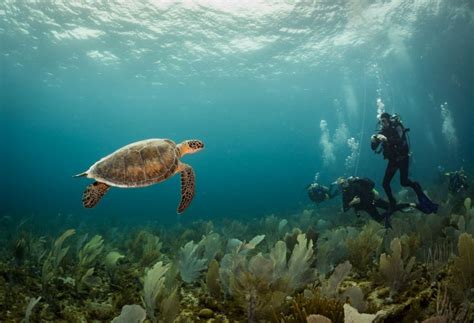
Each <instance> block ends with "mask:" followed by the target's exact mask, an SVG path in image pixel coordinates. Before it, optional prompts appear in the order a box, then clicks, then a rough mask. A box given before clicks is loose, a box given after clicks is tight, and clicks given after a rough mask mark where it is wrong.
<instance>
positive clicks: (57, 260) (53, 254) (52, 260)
mask: <svg viewBox="0 0 474 323" xmlns="http://www.w3.org/2000/svg"><path fill="white" fill-rule="evenodd" d="M75 233H76V230H74V229H69V230H66V231H65V232H64V233H63V234H62V235H61V236H60V237H59V238H57V239H56V241H54V244H53V247H52V249H51V251H50V252H49V254H48V256H47V257H46V259H45V260H44V262H43V267H42V270H41V281H42V283H43V288H44V287H45V286H46V284H47V283H48V282H49V281H50V280H51V279H52V278H53V277H54V276H55V275H56V274H57V271H58V269H59V266H60V265H61V261H62V260H63V258H64V256H66V254H67V252H68V250H69V246H67V247H64V248H63V247H62V245H63V243H64V241H65V240H66V239H67V238H69V237H71V236H72V235H74V234H75Z"/></svg>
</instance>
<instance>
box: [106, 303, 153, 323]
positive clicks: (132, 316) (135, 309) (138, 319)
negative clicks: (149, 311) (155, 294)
mask: <svg viewBox="0 0 474 323" xmlns="http://www.w3.org/2000/svg"><path fill="white" fill-rule="evenodd" d="M145 318H146V311H145V310H144V309H143V308H142V307H141V306H140V305H124V306H123V307H122V312H121V313H120V315H119V316H117V317H116V318H114V319H113V320H112V323H131V322H134V323H142V322H143V321H145Z"/></svg>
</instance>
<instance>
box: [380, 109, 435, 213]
mask: <svg viewBox="0 0 474 323" xmlns="http://www.w3.org/2000/svg"><path fill="white" fill-rule="evenodd" d="M380 123H381V129H380V130H379V131H378V133H377V134H374V135H372V137H371V148H372V150H374V151H375V152H376V153H380V152H382V151H383V157H384V159H388V164H387V168H386V169H385V175H384V178H383V189H384V191H385V194H387V197H388V200H389V208H390V209H391V210H394V209H395V208H396V205H397V203H396V200H395V197H394V196H393V193H392V188H391V187H390V182H391V181H392V179H393V176H395V173H396V172H397V170H399V171H400V184H401V185H402V186H405V187H406V186H409V187H411V188H412V189H413V190H414V191H415V193H416V196H417V197H418V203H419V204H418V205H417V208H418V209H419V210H420V211H422V212H423V213H427V214H429V213H436V212H437V211H438V204H436V203H433V202H432V201H431V200H430V199H429V198H428V197H427V196H426V195H425V193H423V190H422V189H421V186H420V184H419V183H418V182H414V181H411V180H410V179H409V178H408V167H409V156H410V147H409V145H408V138H407V132H408V131H409V130H410V129H408V128H405V127H404V126H403V124H402V123H401V121H400V117H399V116H397V115H393V116H392V115H390V114H389V113H387V112H384V113H382V114H381V116H380ZM380 144H382V145H381V146H382V148H381V149H380V150H377V149H378V148H379V145H380Z"/></svg>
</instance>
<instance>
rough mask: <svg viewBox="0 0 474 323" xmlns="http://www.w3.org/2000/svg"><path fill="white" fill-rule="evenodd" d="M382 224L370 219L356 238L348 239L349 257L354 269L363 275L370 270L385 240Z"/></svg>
mask: <svg viewBox="0 0 474 323" xmlns="http://www.w3.org/2000/svg"><path fill="white" fill-rule="evenodd" d="M382 231H383V230H382V226H381V225H380V224H379V223H377V222H375V221H370V222H369V223H368V224H366V225H364V227H363V228H362V230H361V231H360V232H359V234H358V235H357V236H355V237H354V238H348V239H347V250H348V252H349V254H348V259H349V261H350V263H351V264H352V265H353V266H354V269H355V270H356V271H357V273H359V274H360V275H362V276H366V275H367V273H368V272H369V271H370V269H371V266H372V264H373V262H374V259H375V258H376V257H377V253H378V251H379V249H380V246H381V244H382V241H383V237H382V234H383V232H382Z"/></svg>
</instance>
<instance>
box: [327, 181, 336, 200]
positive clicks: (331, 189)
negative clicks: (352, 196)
mask: <svg viewBox="0 0 474 323" xmlns="http://www.w3.org/2000/svg"><path fill="white" fill-rule="evenodd" d="M328 195H329V198H330V199H332V198H334V197H336V196H337V195H339V189H338V188H337V184H331V186H330V187H329V191H328Z"/></svg>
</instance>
